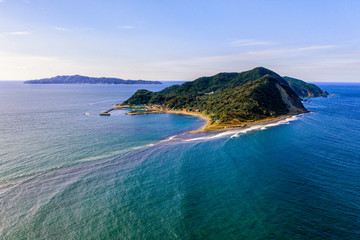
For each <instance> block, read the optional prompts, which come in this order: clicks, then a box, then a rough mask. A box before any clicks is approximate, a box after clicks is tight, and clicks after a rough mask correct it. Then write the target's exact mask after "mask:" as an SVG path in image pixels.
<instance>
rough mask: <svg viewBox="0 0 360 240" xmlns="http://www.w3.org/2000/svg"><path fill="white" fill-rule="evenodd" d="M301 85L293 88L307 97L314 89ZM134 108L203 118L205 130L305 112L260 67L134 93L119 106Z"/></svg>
mask: <svg viewBox="0 0 360 240" xmlns="http://www.w3.org/2000/svg"><path fill="white" fill-rule="evenodd" d="M301 82H302V83H299V84H298V85H296V86H299V85H300V86H303V88H305V87H307V91H308V92H309V94H310V93H312V91H313V89H315V88H312V87H311V86H312V85H310V84H309V85H307V83H305V82H303V81H301ZM308 86H310V87H308ZM314 96H317V92H314ZM135 105H146V106H157V110H158V111H167V112H169V111H170V112H171V111H176V110H177V111H179V110H181V111H184V112H185V111H186V112H194V113H198V114H203V115H205V116H207V117H209V118H210V127H209V128H222V127H235V126H243V125H244V124H247V123H250V122H254V121H259V120H263V119H270V118H276V117H279V116H283V115H287V114H300V113H305V112H308V110H307V109H306V108H305V107H304V106H303V104H302V102H301V99H300V97H299V96H298V94H297V93H296V92H295V91H294V89H293V88H292V87H291V85H290V84H289V83H288V82H287V80H285V79H284V78H282V77H281V76H280V75H278V74H277V73H275V72H273V71H271V70H269V69H266V68H263V67H258V68H255V69H252V70H250V71H246V72H241V73H219V74H216V75H214V76H211V77H201V78H198V79H196V80H194V81H192V82H186V83H184V84H182V85H173V86H171V87H168V88H165V89H163V90H162V91H159V92H151V91H148V90H145V89H142V90H138V91H137V92H135V93H134V94H133V95H132V96H131V97H130V98H129V99H128V100H126V101H125V102H123V103H122V104H121V105H120V106H135ZM132 113H134V112H132ZM135 114H136V113H135Z"/></svg>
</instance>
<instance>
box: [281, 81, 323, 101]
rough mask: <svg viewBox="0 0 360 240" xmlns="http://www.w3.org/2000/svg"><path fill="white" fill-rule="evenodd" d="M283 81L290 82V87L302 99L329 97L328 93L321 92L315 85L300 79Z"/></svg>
mask: <svg viewBox="0 0 360 240" xmlns="http://www.w3.org/2000/svg"><path fill="white" fill-rule="evenodd" d="M283 79H284V80H285V81H287V82H288V84H289V86H290V87H291V88H292V89H293V90H294V91H295V93H296V94H297V95H298V96H299V97H301V98H309V97H326V96H327V95H329V94H328V93H327V92H325V91H323V90H321V89H320V88H319V87H318V86H316V85H315V84H312V83H307V82H304V81H302V80H300V79H296V78H291V77H283Z"/></svg>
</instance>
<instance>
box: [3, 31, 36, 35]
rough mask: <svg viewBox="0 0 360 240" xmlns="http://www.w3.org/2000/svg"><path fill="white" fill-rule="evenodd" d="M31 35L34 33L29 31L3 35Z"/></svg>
mask: <svg viewBox="0 0 360 240" xmlns="http://www.w3.org/2000/svg"><path fill="white" fill-rule="evenodd" d="M30 34H32V33H31V32H28V31H18V32H5V33H2V34H1V35H30Z"/></svg>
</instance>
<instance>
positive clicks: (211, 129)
mask: <svg viewBox="0 0 360 240" xmlns="http://www.w3.org/2000/svg"><path fill="white" fill-rule="evenodd" d="M114 110H115V109H114ZM154 113H168V114H175V115H186V116H193V117H198V118H201V119H203V120H204V121H205V122H204V124H203V125H202V126H201V127H200V128H198V129H195V130H191V131H188V133H190V134H197V133H202V132H205V133H216V132H227V131H233V130H239V129H243V130H244V129H247V128H250V127H253V126H257V125H263V124H271V123H277V122H279V121H282V120H285V119H287V118H290V117H292V116H297V115H300V114H303V113H288V114H285V115H281V116H277V117H269V118H264V119H261V120H257V121H248V122H244V123H242V124H241V125H236V126H232V125H220V126H219V125H211V124H210V123H211V118H210V117H209V116H207V115H205V114H203V113H199V112H185V111H171V110H166V111H157V112H146V113H143V112H142V113H130V115H142V114H154ZM126 114H128V113H126Z"/></svg>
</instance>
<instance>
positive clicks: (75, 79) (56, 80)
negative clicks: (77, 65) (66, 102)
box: [24, 75, 162, 84]
mask: <svg viewBox="0 0 360 240" xmlns="http://www.w3.org/2000/svg"><path fill="white" fill-rule="evenodd" d="M24 83H25V84H162V83H161V82H159V81H145V80H124V79H120V78H106V77H101V78H95V77H86V76H80V75H71V76H56V77H52V78H43V79H38V80H29V81H25V82H24Z"/></svg>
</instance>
